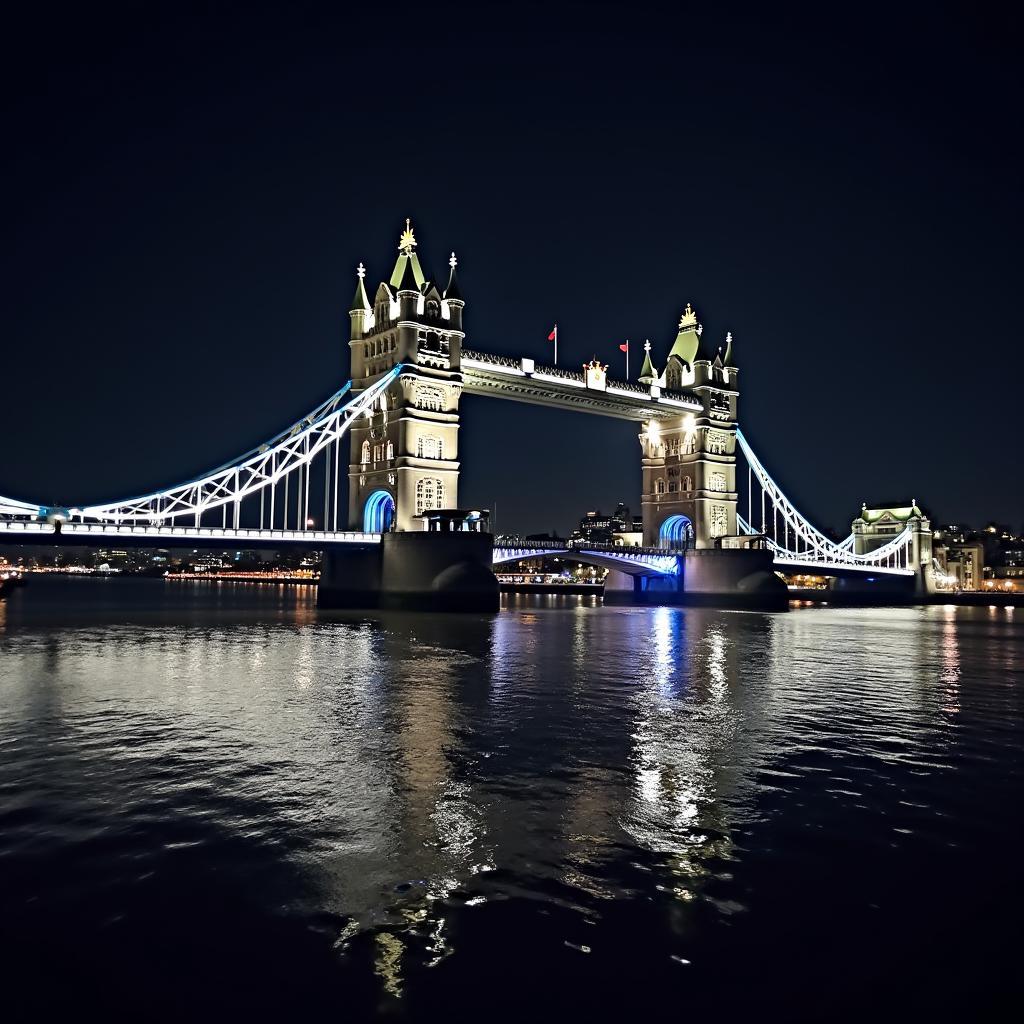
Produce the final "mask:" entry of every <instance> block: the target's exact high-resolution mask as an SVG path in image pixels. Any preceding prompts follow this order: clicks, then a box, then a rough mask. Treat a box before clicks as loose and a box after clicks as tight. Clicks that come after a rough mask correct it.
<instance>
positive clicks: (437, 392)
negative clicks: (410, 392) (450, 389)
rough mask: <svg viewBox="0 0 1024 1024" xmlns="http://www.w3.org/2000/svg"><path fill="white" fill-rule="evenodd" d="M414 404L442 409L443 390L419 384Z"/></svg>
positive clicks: (437, 410)
mask: <svg viewBox="0 0 1024 1024" xmlns="http://www.w3.org/2000/svg"><path fill="white" fill-rule="evenodd" d="M416 406H417V408H419V409H432V410H433V411H435V412H441V411H442V410H443V409H444V392H443V391H442V390H441V389H440V388H435V387H431V386H430V385H424V384H421V385H420V386H419V387H417V388H416Z"/></svg>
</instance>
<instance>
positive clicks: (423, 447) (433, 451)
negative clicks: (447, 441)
mask: <svg viewBox="0 0 1024 1024" xmlns="http://www.w3.org/2000/svg"><path fill="white" fill-rule="evenodd" d="M416 456H417V458H420V459H443V458H444V441H443V440H442V439H441V438H440V437H431V436H425V437H424V436H421V437H418V438H416Z"/></svg>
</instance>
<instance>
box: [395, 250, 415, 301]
mask: <svg viewBox="0 0 1024 1024" xmlns="http://www.w3.org/2000/svg"><path fill="white" fill-rule="evenodd" d="M398 259H399V261H403V260H404V263H405V265H404V266H403V267H402V276H401V278H400V279H399V281H398V284H397V285H396V287H397V289H398V290H399V291H400V292H418V291H419V290H420V285H421V284H423V275H422V274H417V273H416V267H415V266H413V262H412V261H413V260H414V259H416V254H415V253H413V255H412V256H411V257H408V256H399V257H398ZM395 270H396V271H397V270H398V267H395ZM391 280H392V282H394V276H393V275H392V278H391Z"/></svg>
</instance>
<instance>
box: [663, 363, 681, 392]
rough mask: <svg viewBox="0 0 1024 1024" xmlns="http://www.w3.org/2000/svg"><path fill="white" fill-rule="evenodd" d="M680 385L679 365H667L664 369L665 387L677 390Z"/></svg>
mask: <svg viewBox="0 0 1024 1024" xmlns="http://www.w3.org/2000/svg"><path fill="white" fill-rule="evenodd" d="M680 386H681V376H680V373H679V366H678V365H677V364H675V363H672V364H670V365H669V367H668V369H666V370H665V387H667V388H668V389H669V391H678V390H679V388H680Z"/></svg>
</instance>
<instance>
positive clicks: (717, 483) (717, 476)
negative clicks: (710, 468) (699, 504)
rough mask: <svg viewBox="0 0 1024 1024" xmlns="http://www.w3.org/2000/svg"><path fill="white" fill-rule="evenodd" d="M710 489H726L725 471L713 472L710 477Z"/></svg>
mask: <svg viewBox="0 0 1024 1024" xmlns="http://www.w3.org/2000/svg"><path fill="white" fill-rule="evenodd" d="M708 490H710V491H724V490H725V474H724V473H712V474H711V476H710V477H709V479H708Z"/></svg>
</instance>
